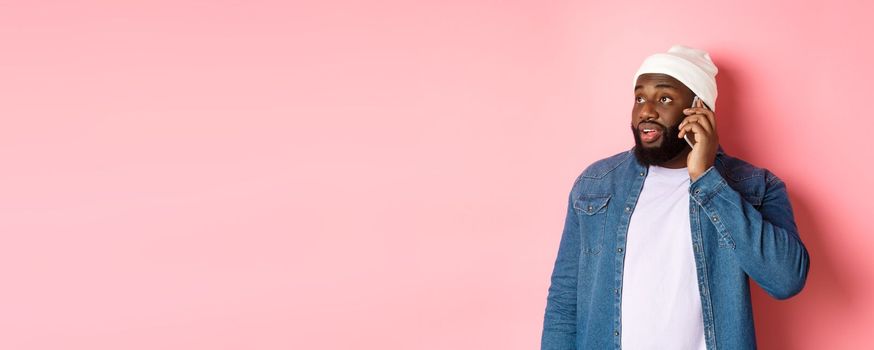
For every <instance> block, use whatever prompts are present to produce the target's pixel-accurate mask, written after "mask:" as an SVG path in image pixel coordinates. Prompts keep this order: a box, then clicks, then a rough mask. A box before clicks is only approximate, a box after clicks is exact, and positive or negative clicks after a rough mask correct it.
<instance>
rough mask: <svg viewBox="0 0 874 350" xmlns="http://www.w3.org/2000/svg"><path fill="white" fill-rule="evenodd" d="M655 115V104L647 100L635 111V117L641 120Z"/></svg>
mask: <svg viewBox="0 0 874 350" xmlns="http://www.w3.org/2000/svg"><path fill="white" fill-rule="evenodd" d="M656 117H658V114H656V112H655V106H653V105H652V104H651V103H649V102H646V103H644V104H643V106H641V107H640V110H639V111H638V112H637V118H638V119H639V120H641V121H644V120H649V119H655V118H656Z"/></svg>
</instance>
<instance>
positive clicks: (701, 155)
mask: <svg viewBox="0 0 874 350" xmlns="http://www.w3.org/2000/svg"><path fill="white" fill-rule="evenodd" d="M683 114H685V115H687V117H686V119H683V122H681V123H680V126H679V128H680V135H678V137H680V138H683V136H684V135H686V133H688V132H691V133H692V134H693V135H694V136H695V147H693V148H692V151H691V152H689V155H688V156H687V157H686V166H687V167H688V168H689V177H690V178H691V179H692V181H693V182H694V181H695V180H697V179H698V177H699V176H701V174H703V173H704V172H705V171H706V170H707V169H709V168H710V167H711V166H713V163H714V162H715V161H716V150H717V148H719V136H718V135H717V134H716V114H714V113H713V111H711V110H709V109H707V108H706V107H704V102H703V101H701V100H700V99H699V100H698V104H697V106H695V107H692V108H686V109H685V110H683Z"/></svg>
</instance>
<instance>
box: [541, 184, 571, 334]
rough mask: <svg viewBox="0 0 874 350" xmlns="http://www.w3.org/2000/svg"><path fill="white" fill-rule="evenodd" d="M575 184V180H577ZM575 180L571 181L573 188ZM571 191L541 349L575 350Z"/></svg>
mask: <svg viewBox="0 0 874 350" xmlns="http://www.w3.org/2000/svg"><path fill="white" fill-rule="evenodd" d="M577 181H579V178H577ZM575 186H576V181H575V182H574V187H575ZM573 200H574V190H573V188H572V189H571V193H570V194H569V195H568V204H567V216H566V217H565V221H564V230H563V232H562V234H561V241H560V243H559V247H558V256H557V257H556V259H555V266H554V267H553V270H552V276H551V282H550V286H549V292H548V296H547V301H546V314H545V315H544V318H543V334H542V336H541V339H540V348H541V349H542V350H567V349H574V348H575V347H576V335H577V334H576V329H577V328H576V327H577V271H578V269H579V261H580V225H579V222H578V220H577V216H576V213H575V211H574V207H573V204H574V203H573Z"/></svg>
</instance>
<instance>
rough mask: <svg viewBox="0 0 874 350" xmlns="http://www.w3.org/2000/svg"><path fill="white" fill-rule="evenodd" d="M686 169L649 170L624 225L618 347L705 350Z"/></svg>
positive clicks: (653, 167) (628, 349) (633, 349)
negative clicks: (628, 220) (620, 326)
mask: <svg viewBox="0 0 874 350" xmlns="http://www.w3.org/2000/svg"><path fill="white" fill-rule="evenodd" d="M689 183H690V180H689V169H688V168H682V169H670V168H664V167H659V166H650V167H649V174H648V175H647V177H646V179H645V180H644V184H643V190H642V191H641V193H640V198H639V199H638V201H637V206H636V207H635V209H634V213H633V214H632V215H631V222H630V223H629V226H628V241H627V244H626V248H625V270H624V271H623V276H622V348H623V349H625V350H640V349H677V350H686V349H689V350H698V349H701V350H705V349H706V345H705V343H704V319H703V317H702V315H701V297H700V296H699V295H698V280H697V277H696V272H695V260H694V259H695V258H694V255H693V254H694V253H693V251H692V232H691V226H690V224H689Z"/></svg>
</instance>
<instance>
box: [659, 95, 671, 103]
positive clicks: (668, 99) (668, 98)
mask: <svg viewBox="0 0 874 350" xmlns="http://www.w3.org/2000/svg"><path fill="white" fill-rule="evenodd" d="M665 100H667V101H665ZM659 101H662V102H665V103H667V102H671V101H673V99H672V98H670V97H667V96H662V98H660V99H659Z"/></svg>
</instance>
